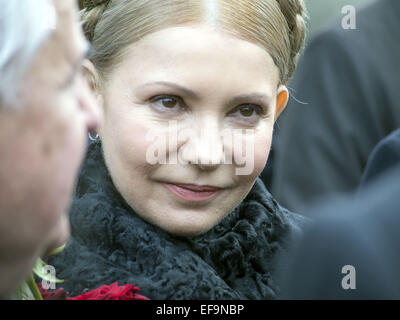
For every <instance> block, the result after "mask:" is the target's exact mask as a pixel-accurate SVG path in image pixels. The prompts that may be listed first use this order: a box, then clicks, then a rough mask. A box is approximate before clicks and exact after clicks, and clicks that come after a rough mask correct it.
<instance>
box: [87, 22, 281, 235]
mask: <svg viewBox="0 0 400 320" xmlns="http://www.w3.org/2000/svg"><path fill="white" fill-rule="evenodd" d="M232 48H234V50H233V49H232ZM87 67H88V70H89V72H90V73H91V74H92V76H93V78H98V75H97V74H96V70H95V68H94V67H93V65H90V64H87ZM107 79H108V80H107V81H106V82H105V83H103V84H102V86H101V87H102V88H103V90H102V91H101V92H100V93H99V92H98V99H99V102H100V103H101V104H103V106H104V109H105V119H104V120H105V121H104V125H102V126H101V129H100V131H99V134H100V136H101V139H102V143H103V149H104V155H105V160H106V164H107V166H108V169H109V171H110V173H111V176H112V179H113V181H114V184H115V185H116V187H117V189H118V190H119V191H120V193H121V194H122V196H123V197H124V199H125V200H126V201H127V202H128V204H129V205H130V206H131V207H132V208H133V209H134V210H135V211H136V212H137V213H138V215H139V216H141V217H142V218H143V219H144V220H146V221H148V222H150V223H152V224H154V225H156V226H159V227H160V228H162V229H164V230H166V231H167V232H170V233H172V234H175V235H179V236H194V235H197V234H201V233H203V232H205V231H207V230H209V229H210V228H212V227H213V226H215V225H216V224H217V223H218V222H219V221H221V220H222V219H223V218H224V217H225V216H226V215H227V214H229V213H230V212H231V211H232V210H233V209H234V207H235V206H237V205H238V204H239V203H240V202H241V201H242V199H244V197H245V196H246V195H247V194H248V192H249V191H250V189H251V188H252V186H253V185H254V183H255V180H256V178H257V177H258V176H259V174H260V173H261V171H262V169H263V168H264V166H265V164H266V161H267V159H268V155H269V150H270V146H271V139H272V131H273V125H274V121H275V120H276V118H277V117H278V116H279V114H280V113H281V112H282V110H283V109H284V108H285V106H286V103H287V99H288V91H287V89H286V87H285V86H282V85H279V71H278V69H277V67H276V65H275V64H274V62H273V60H272V58H271V56H270V55H269V54H268V52H266V51H265V50H264V49H263V48H261V47H259V46H257V45H256V44H253V43H250V42H247V41H244V40H241V39H238V38H236V37H233V36H231V35H229V34H228V33H224V32H222V31H221V30H216V29H214V28H212V27H209V26H206V25H190V26H183V27H173V28H167V29H164V30H161V31H158V32H155V33H152V34H150V35H148V36H146V37H144V38H142V39H141V40H140V41H138V42H136V43H134V44H132V45H131V46H130V47H129V49H128V50H127V52H126V53H125V56H124V58H123V59H122V62H121V63H120V64H118V66H117V67H115V68H114V70H113V71H112V72H111V74H109V75H107ZM154 82H168V83H172V84H173V86H171V85H166V84H160V83H158V84H154ZM176 85H179V86H181V87H184V88H186V89H188V90H190V91H191V93H189V92H188V91H187V90H186V91H185V90H183V89H179V88H176ZM254 94H256V96H255V97H247V98H244V99H241V100H236V101H232V99H233V98H235V97H238V96H247V95H250V96H251V95H254ZM246 108H247V109H246ZM248 108H250V113H249V112H248V111H249V109H248ZM259 109H262V110H263V112H262V113H261V114H258V113H257V112H258V111H259ZM240 110H242V112H244V114H245V115H247V116H244V115H243V113H241V111H240ZM249 114H250V116H249ZM170 120H176V121H177V124H178V126H177V127H178V131H179V132H180V131H181V130H185V129H188V128H190V129H192V130H194V131H195V132H196V133H197V135H198V136H199V137H200V138H199V140H196V139H192V138H188V139H183V138H182V139H179V138H178V143H177V145H176V147H170V148H169V149H168V153H167V157H168V158H170V157H173V156H174V155H176V154H178V153H182V154H184V155H185V156H184V159H185V160H186V161H188V162H189V163H188V164H187V165H183V164H180V163H178V164H149V163H148V161H147V160H146V152H147V150H148V148H149V147H150V145H151V143H152V142H151V141H148V140H146V136H148V135H149V134H150V133H155V132H156V133H158V134H161V135H165V136H168V132H169V130H170V129H169V121H170ZM226 129H232V130H233V129H252V130H253V132H254V143H255V147H254V154H253V155H248V156H252V157H253V160H254V168H253V170H252V171H251V173H250V174H248V175H237V174H236V173H235V169H236V168H238V167H240V165H239V164H238V163H236V160H235V159H234V161H233V163H232V164H225V163H223V152H222V150H223V148H225V150H232V148H234V147H232V145H223V143H224V142H223V141H222V140H221V139H220V134H221V132H222V131H223V130H226ZM205 141H207V142H208V143H209V148H208V149H207V150H203V149H202V147H201V142H205ZM246 141H248V137H247V136H243V143H246ZM210 150H211V152H206V151H210ZM196 154H198V155H201V156H202V157H203V158H202V159H205V160H210V157H211V156H210V155H211V154H214V155H215V154H218V155H221V154H222V157H219V158H220V161H219V162H218V163H214V164H206V165H203V164H195V163H194V162H195V161H196V159H195V155H196ZM205 163H210V162H205ZM160 182H169V183H171V182H172V183H185V184H196V185H208V186H215V187H220V188H223V190H222V191H221V192H220V193H219V194H218V195H217V196H216V197H214V198H212V199H211V200H208V201H203V202H197V203H194V202H191V201H187V200H183V199H181V198H178V197H177V196H176V195H174V194H173V193H171V192H170V191H169V190H168V189H166V188H165V186H163V185H162V184H161V183H160Z"/></svg>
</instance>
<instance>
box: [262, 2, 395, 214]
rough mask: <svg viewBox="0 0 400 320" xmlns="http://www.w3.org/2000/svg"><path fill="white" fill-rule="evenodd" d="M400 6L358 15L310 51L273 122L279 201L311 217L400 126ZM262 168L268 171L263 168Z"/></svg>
mask: <svg viewBox="0 0 400 320" xmlns="http://www.w3.org/2000/svg"><path fill="white" fill-rule="evenodd" d="M399 16H400V1H398V0H379V1H376V2H374V3H373V4H371V5H370V6H368V7H366V8H365V9H363V10H359V11H357V12H356V29H355V30H353V29H343V27H342V23H341V21H339V22H338V23H337V26H336V27H333V28H332V29H330V30H327V31H325V32H323V33H321V34H320V35H319V36H317V37H316V38H315V39H314V40H313V41H312V42H311V43H310V45H309V46H308V48H307V50H306V51H305V53H304V57H303V59H302V61H301V62H300V64H299V69H298V71H297V73H296V75H295V77H294V79H293V82H292V83H291V87H292V88H293V89H294V92H293V95H294V96H295V97H296V98H297V100H299V101H300V102H298V101H295V99H292V100H291V102H290V103H289V107H288V108H287V109H286V110H287V111H286V112H284V113H283V115H282V116H281V119H279V121H278V122H277V125H276V132H275V138H276V139H275V141H274V145H273V149H272V150H273V152H274V158H273V162H272V185H268V183H269V182H268V180H269V179H271V177H270V176H269V175H268V172H264V181H266V184H267V187H269V188H270V189H271V193H272V194H273V195H274V196H276V198H277V199H278V201H279V202H281V203H282V204H283V205H284V206H286V207H288V208H289V209H291V210H295V211H296V212H300V213H303V214H306V215H310V212H309V210H308V208H309V207H310V205H311V203H312V202H313V201H315V200H317V199H318V198H320V197H321V196H323V195H327V194H332V193H346V192H353V191H355V190H356V189H357V186H358V184H359V182H360V179H361V176H362V173H363V170H364V167H365V165H366V163H367V159H368V156H369V154H370V153H371V151H372V149H373V148H374V146H375V145H376V144H377V143H378V142H379V141H380V140H381V139H383V138H384V137H385V136H387V135H388V134H389V133H390V132H392V131H393V130H395V129H396V128H397V127H399V126H400V108H399V104H398V101H399V98H400V90H399V88H400V77H399V72H400V59H399V57H400V19H399V18H398V17H399ZM266 170H267V169H266Z"/></svg>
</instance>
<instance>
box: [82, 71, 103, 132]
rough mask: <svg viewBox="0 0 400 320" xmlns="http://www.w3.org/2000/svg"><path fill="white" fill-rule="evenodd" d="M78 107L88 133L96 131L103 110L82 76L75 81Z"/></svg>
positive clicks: (101, 119)
mask: <svg viewBox="0 0 400 320" xmlns="http://www.w3.org/2000/svg"><path fill="white" fill-rule="evenodd" d="M77 90H78V97H79V107H80V109H81V111H82V112H83V114H84V117H85V121H86V124H87V129H88V131H96V130H97V129H98V127H99V126H100V124H101V123H102V121H103V110H102V108H101V107H100V105H99V103H98V102H97V100H96V98H95V96H94V94H93V92H92V90H91V89H90V88H89V85H88V83H87V81H86V80H85V78H84V76H83V75H80V76H79V81H77Z"/></svg>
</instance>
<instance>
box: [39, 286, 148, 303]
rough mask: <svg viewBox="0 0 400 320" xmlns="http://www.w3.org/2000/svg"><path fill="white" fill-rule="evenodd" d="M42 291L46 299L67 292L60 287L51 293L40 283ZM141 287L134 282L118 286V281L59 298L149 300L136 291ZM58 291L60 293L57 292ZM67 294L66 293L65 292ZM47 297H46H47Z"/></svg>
mask: <svg viewBox="0 0 400 320" xmlns="http://www.w3.org/2000/svg"><path fill="white" fill-rule="evenodd" d="M38 287H39V290H40V292H41V293H42V296H43V299H45V300H55V299H48V297H53V295H56V296H60V294H61V291H63V292H65V290H64V289H58V290H55V291H52V292H50V293H49V291H47V290H43V288H42V287H41V286H40V285H38ZM139 290H140V289H139V288H138V287H135V286H134V285H132V284H126V285H124V286H118V283H117V282H114V283H113V284H111V285H109V286H107V285H103V286H101V287H99V288H97V289H95V290H92V291H89V292H85V293H83V294H81V295H80V296H77V297H66V298H64V299H62V298H61V296H60V299H57V300H149V299H148V298H146V297H144V296H142V295H140V294H137V293H136V292H137V291H139ZM56 292H58V294H56ZM65 296H66V294H65ZM45 297H46V298H45Z"/></svg>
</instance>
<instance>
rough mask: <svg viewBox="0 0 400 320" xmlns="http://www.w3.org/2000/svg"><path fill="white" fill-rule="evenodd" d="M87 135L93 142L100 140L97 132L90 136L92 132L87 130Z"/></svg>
mask: <svg viewBox="0 0 400 320" xmlns="http://www.w3.org/2000/svg"><path fill="white" fill-rule="evenodd" d="M88 137H89V140H91V141H95V142H97V141H99V140H100V136H99V134H98V133H97V132H96V136H94V137H93V136H92V133H91V132H89V133H88Z"/></svg>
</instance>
